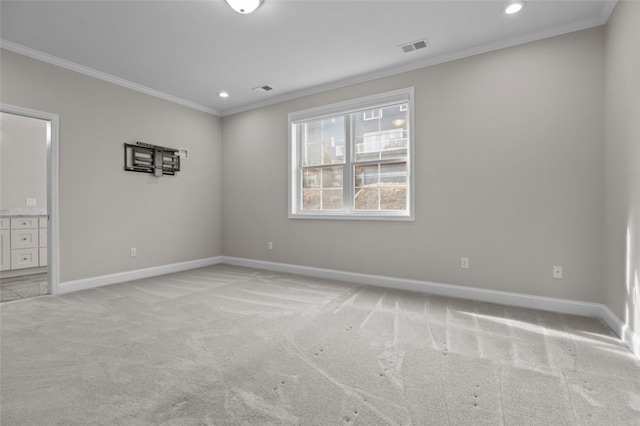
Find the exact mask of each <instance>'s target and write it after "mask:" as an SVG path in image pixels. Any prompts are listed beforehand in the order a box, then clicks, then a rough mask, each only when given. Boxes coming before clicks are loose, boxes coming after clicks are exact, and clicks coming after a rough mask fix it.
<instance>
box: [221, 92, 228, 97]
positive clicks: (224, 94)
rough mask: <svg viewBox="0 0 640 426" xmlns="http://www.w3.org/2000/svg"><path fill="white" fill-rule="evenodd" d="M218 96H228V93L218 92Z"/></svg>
mask: <svg viewBox="0 0 640 426" xmlns="http://www.w3.org/2000/svg"><path fill="white" fill-rule="evenodd" d="M218 96H220V97H221V98H228V97H229V94H228V93H227V92H218Z"/></svg>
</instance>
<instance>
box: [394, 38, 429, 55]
mask: <svg viewBox="0 0 640 426" xmlns="http://www.w3.org/2000/svg"><path fill="white" fill-rule="evenodd" d="M429 46H431V45H430V44H429V40H427V39H426V38H425V39H423V40H416V41H412V42H411V43H407V44H403V45H401V46H400V49H402V51H403V52H404V53H409V52H413V51H414V50H418V49H424V48H425V47H429Z"/></svg>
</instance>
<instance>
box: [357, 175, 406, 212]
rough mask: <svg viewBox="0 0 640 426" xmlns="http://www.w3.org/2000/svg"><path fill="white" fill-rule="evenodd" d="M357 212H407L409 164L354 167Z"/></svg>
mask: <svg viewBox="0 0 640 426" xmlns="http://www.w3.org/2000/svg"><path fill="white" fill-rule="evenodd" d="M354 184H355V185H354V200H355V209H356V210H369V211H378V210H405V209H406V208H407V163H393V164H374V165H367V166H356V167H354Z"/></svg>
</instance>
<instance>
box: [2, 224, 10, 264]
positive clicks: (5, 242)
mask: <svg viewBox="0 0 640 426" xmlns="http://www.w3.org/2000/svg"><path fill="white" fill-rule="evenodd" d="M9 269H11V230H10V220H9V218H0V271H6V270H9Z"/></svg>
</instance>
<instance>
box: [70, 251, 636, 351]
mask: <svg viewBox="0 0 640 426" xmlns="http://www.w3.org/2000/svg"><path fill="white" fill-rule="evenodd" d="M219 263H227V264H230V265H237V266H246V267H249V268H256V269H266V270H269V271H277V272H286V273H291V274H299V275H306V276H311V277H317V278H325V279H331V280H338V281H345V282H350V283H356V284H364V285H372V286H376V287H385V288H393V289H398V290H408V291H415V292H420V293H429V294H436V295H440V296H447V297H457V298H461V299H471V300H479V301H482V302H489V303H496V304H499V305H509V306H519V307H522V308H531V309H542V310H545V311H552V312H560V313H565V314H573V315H583V316H589V317H596V318H601V319H602V320H603V321H604V322H605V323H606V324H607V325H608V326H609V327H611V329H612V330H613V331H614V332H615V333H616V334H617V335H618V336H619V337H620V339H621V340H622V341H623V342H624V343H625V344H626V345H627V346H628V347H629V349H630V350H631V352H633V353H634V354H635V356H636V357H638V358H640V337H639V336H638V335H637V334H635V333H634V332H633V331H632V330H631V329H630V328H629V327H628V326H627V325H626V324H625V323H623V322H622V321H621V320H620V319H619V318H618V317H617V316H616V315H615V314H614V313H613V312H612V311H611V310H610V309H609V308H608V307H607V306H605V305H603V304H600V303H589V302H579V301H575V300H567V299H556V298H551V297H543V296H532V295H527V294H520V293H510V292H506V291H496V290H486V289H482V288H474V287H465V286H459V285H452V284H442V283H435V282H430V281H419V280H410V279H404V278H392V277H384V276H380V275H370V274H360V273H355V272H345V271H338V270H335V269H324V268H313V267H308V266H299V265H292V264H288V263H277V262H268V261H264V260H254V259H245V258H239V257H229V256H218V257H210V258H207V259H199V260H192V261H188V262H182V263H173V264H170V265H162V266H156V267H152V268H145V269H136V270H133V271H127V272H120V273H117V274H110V275H102V276H99V277H93V278H86V279H81V280H75V281H67V282H63V283H60V284H59V285H58V291H57V294H64V293H70V292H72V291H78V290H87V289H90V288H96V287H102V286H105V285H109V284H116V283H121V282H126V281H133V280H139V279H142V278H149V277H155V276H158V275H164V274H170V273H173V272H179V271H186V270H189V269H195V268H202V267H204V266H211V265H217V264H219Z"/></svg>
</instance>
